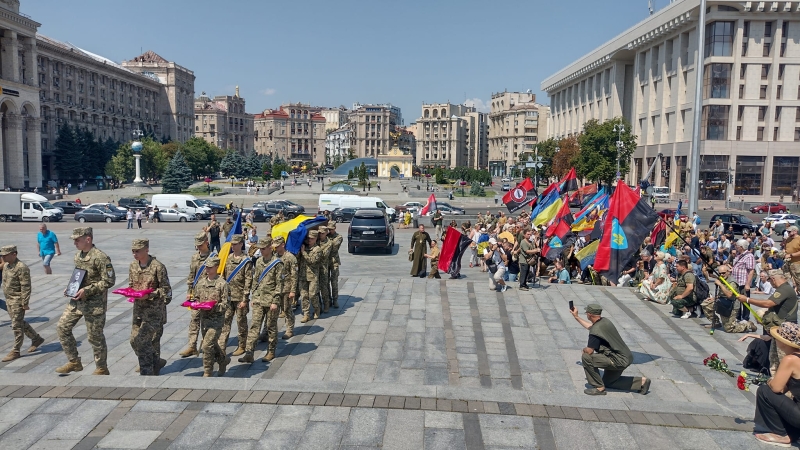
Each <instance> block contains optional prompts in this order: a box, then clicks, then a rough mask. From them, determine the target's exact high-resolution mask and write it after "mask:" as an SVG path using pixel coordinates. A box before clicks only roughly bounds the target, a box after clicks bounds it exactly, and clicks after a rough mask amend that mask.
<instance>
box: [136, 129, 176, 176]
mask: <svg viewBox="0 0 800 450" xmlns="http://www.w3.org/2000/svg"><path fill="white" fill-rule="evenodd" d="M142 147H143V148H142V158H141V165H142V167H141V169H142V178H152V179H154V180H159V179H161V177H163V176H164V171H166V170H167V165H169V159H167V156H166V154H165V153H164V149H163V146H162V145H161V143H160V142H158V141H155V140H153V139H152V138H144V139H142Z"/></svg>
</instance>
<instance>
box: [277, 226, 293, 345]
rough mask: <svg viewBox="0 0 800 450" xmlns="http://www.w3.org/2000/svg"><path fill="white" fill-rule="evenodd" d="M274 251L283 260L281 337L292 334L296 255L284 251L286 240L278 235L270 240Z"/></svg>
mask: <svg viewBox="0 0 800 450" xmlns="http://www.w3.org/2000/svg"><path fill="white" fill-rule="evenodd" d="M272 243H273V245H275V253H277V254H278V258H280V260H281V262H283V273H284V277H283V294H282V297H283V298H282V299H281V308H282V309H283V311H282V312H281V316H280V317H283V318H284V319H286V331H285V332H284V333H283V339H289V338H291V337H293V336H294V301H295V299H296V298H297V257H295V256H294V255H293V254H292V253H291V252H288V251H286V240H285V239H283V236H278V237H276V238H275V239H274V240H273V241H272Z"/></svg>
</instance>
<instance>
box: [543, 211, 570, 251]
mask: <svg viewBox="0 0 800 450" xmlns="http://www.w3.org/2000/svg"><path fill="white" fill-rule="evenodd" d="M551 230H552V231H551ZM548 232H549V235H550V237H549V239H546V240H545V244H544V247H542V254H543V255H544V257H545V258H547V259H549V260H551V261H552V260H555V259H556V258H558V257H559V256H561V252H563V251H564V248H566V247H569V246H570V245H572V243H573V242H574V241H575V235H574V234H573V233H572V230H570V224H569V223H568V222H567V221H566V220H564V219H558V220H557V221H556V222H555V223H554V224H553V225H552V226H551V227H550V229H548Z"/></svg>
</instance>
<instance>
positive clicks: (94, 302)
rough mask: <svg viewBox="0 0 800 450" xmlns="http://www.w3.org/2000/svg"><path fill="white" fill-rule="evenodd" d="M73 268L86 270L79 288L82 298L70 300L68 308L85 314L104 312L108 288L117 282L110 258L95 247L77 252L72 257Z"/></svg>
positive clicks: (106, 304)
mask: <svg viewBox="0 0 800 450" xmlns="http://www.w3.org/2000/svg"><path fill="white" fill-rule="evenodd" d="M74 262H75V268H76V269H82V270H85V271H86V276H85V277H84V278H83V283H82V284H81V288H82V289H83V298H82V299H81V300H79V301H75V300H70V301H69V308H72V309H76V310H78V311H80V313H81V314H83V315H85V316H95V315H99V314H105V313H106V308H107V306H108V290H109V289H110V288H111V287H112V286H114V284H115V283H116V282H117V275H116V274H115V273H114V266H112V265H111V259H110V258H109V257H108V255H106V254H105V253H103V252H102V251H100V250H99V249H98V248H97V247H95V246H92V248H91V249H90V250H89V251H88V252H86V253H84V252H78V253H76V254H75V258H74Z"/></svg>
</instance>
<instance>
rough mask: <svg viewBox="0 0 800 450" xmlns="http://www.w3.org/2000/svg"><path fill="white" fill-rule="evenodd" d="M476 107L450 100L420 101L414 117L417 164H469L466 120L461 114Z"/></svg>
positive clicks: (432, 166) (455, 165)
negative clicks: (416, 114) (417, 111)
mask: <svg viewBox="0 0 800 450" xmlns="http://www.w3.org/2000/svg"><path fill="white" fill-rule="evenodd" d="M474 111H475V108H473V107H470V106H465V105H454V104H452V103H427V104H425V103H424V104H423V105H422V115H421V116H420V118H419V119H417V122H416V127H417V133H418V136H419V140H418V142H417V145H418V149H419V151H418V152H417V165H418V166H420V167H422V168H424V169H434V168H447V169H450V168H454V167H458V166H469V165H470V164H469V163H470V157H469V156H470V155H469V149H468V147H467V121H466V120H465V119H464V118H463V116H465V115H466V114H467V113H469V112H474Z"/></svg>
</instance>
